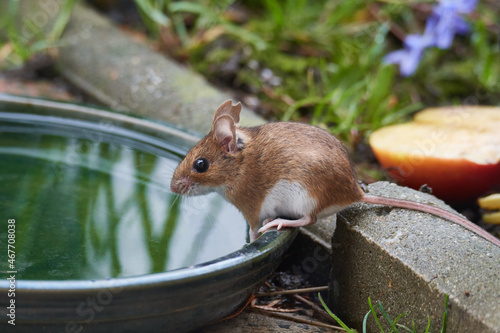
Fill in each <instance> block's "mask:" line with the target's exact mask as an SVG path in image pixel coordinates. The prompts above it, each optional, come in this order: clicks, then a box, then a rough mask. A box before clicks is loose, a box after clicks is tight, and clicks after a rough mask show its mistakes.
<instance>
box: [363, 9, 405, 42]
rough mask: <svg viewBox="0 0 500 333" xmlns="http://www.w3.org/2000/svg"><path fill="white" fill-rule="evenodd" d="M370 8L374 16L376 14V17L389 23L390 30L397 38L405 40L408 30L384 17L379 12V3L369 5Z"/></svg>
mask: <svg viewBox="0 0 500 333" xmlns="http://www.w3.org/2000/svg"><path fill="white" fill-rule="evenodd" d="M368 10H369V11H370V13H371V14H372V15H373V16H375V18H376V19H377V20H379V21H383V22H386V23H389V30H390V31H391V33H392V34H393V35H394V36H395V37H396V38H397V39H399V40H400V41H402V42H403V41H404V40H405V38H406V32H405V31H404V30H403V29H401V27H400V26H399V25H397V24H395V23H394V22H391V21H390V20H387V19H384V18H383V17H382V15H380V14H379V11H380V8H379V7H378V6H377V5H375V4H370V5H368Z"/></svg>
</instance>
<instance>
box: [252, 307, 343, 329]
mask: <svg viewBox="0 0 500 333" xmlns="http://www.w3.org/2000/svg"><path fill="white" fill-rule="evenodd" d="M256 311H257V312H261V313H263V314H267V315H270V316H274V317H279V318H283V319H287V320H290V321H295V322H299V323H305V324H309V325H314V326H319V327H326V328H331V329H335V330H339V331H345V329H343V328H342V327H339V326H335V325H330V324H325V323H322V322H320V321H316V320H311V319H304V318H301V317H296V316H292V315H289V314H284V313H280V312H271V311H264V310H259V309H257V310H256Z"/></svg>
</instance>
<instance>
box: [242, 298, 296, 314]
mask: <svg viewBox="0 0 500 333" xmlns="http://www.w3.org/2000/svg"><path fill="white" fill-rule="evenodd" d="M256 301H257V298H254V299H253V300H252V302H251V303H250V307H251V308H254V309H261V310H265V311H270V312H297V311H299V310H300V309H280V308H275V307H274V306H275V305H276V304H278V303H279V302H281V300H280V299H276V300H274V301H272V302H271V303H269V304H267V305H257V304H255V303H256Z"/></svg>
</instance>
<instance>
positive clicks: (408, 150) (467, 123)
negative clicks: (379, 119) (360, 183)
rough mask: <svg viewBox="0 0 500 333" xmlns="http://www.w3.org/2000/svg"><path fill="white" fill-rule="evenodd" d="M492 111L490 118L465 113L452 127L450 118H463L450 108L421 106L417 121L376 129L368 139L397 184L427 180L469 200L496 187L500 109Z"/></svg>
mask: <svg viewBox="0 0 500 333" xmlns="http://www.w3.org/2000/svg"><path fill="white" fill-rule="evenodd" d="M492 110H493V109H492ZM466 111H467V110H466ZM493 111H494V112H489V111H488V113H490V116H484V114H482V113H481V115H480V116H478V114H475V113H476V112H477V111H468V112H469V113H468V116H466V117H467V118H463V119H467V120H464V121H463V122H462V123H461V124H459V123H456V120H454V122H455V123H454V124H453V125H454V126H452V124H451V123H450V122H449V121H450V119H459V118H457V116H458V117H465V116H463V114H462V116H460V115H458V114H457V113H455V112H456V109H455V110H451V109H450V108H443V109H439V110H438V111H436V110H425V111H423V112H421V113H419V114H417V115H416V116H415V119H419V121H414V122H410V123H406V124H401V125H393V126H388V127H384V128H381V129H379V130H377V131H375V132H374V133H373V134H372V135H371V136H370V139H369V142H370V145H371V147H372V149H373V152H374V153H375V156H376V157H377V159H378V161H379V162H380V164H381V165H382V166H383V167H384V168H385V169H386V170H387V171H388V172H389V174H390V175H391V177H393V178H394V179H396V181H398V182H399V183H400V184H402V185H405V186H409V187H412V188H415V189H418V188H419V187H420V186H422V185H423V184H427V185H428V186H429V187H431V188H432V189H433V193H434V195H436V196H437V197H440V198H442V199H444V200H448V201H453V202H466V201H470V200H475V199H477V197H479V196H480V195H481V194H483V193H485V192H487V191H489V190H491V189H492V188H494V187H495V186H500V108H496V109H495V110H493ZM463 112H465V111H463ZM497 116H498V118H495V117H497ZM482 117H485V118H483V119H481V121H480V120H479V119H480V118H482ZM495 119H498V123H496V122H497V120H495ZM443 123H444V124H443ZM457 125H458V126H457ZM483 125H484V126H483Z"/></svg>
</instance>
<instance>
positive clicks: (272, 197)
mask: <svg viewBox="0 0 500 333" xmlns="http://www.w3.org/2000/svg"><path fill="white" fill-rule="evenodd" d="M315 208H316V200H315V199H313V198H311V197H310V196H309V193H308V192H307V190H306V189H305V188H303V187H302V185H300V184H299V183H294V182H289V181H286V180H280V181H279V182H278V183H276V185H275V186H274V187H273V188H272V189H271V191H270V192H269V194H268V195H267V196H266V198H265V199H264V202H263V203H262V206H261V208H260V214H259V220H260V222H262V221H263V220H265V219H268V218H271V219H273V218H276V217H278V216H279V217H287V218H291V219H292V218H295V219H299V218H301V217H303V216H307V215H309V214H310V213H311V212H312V211H313V210H314V209H315Z"/></svg>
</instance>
